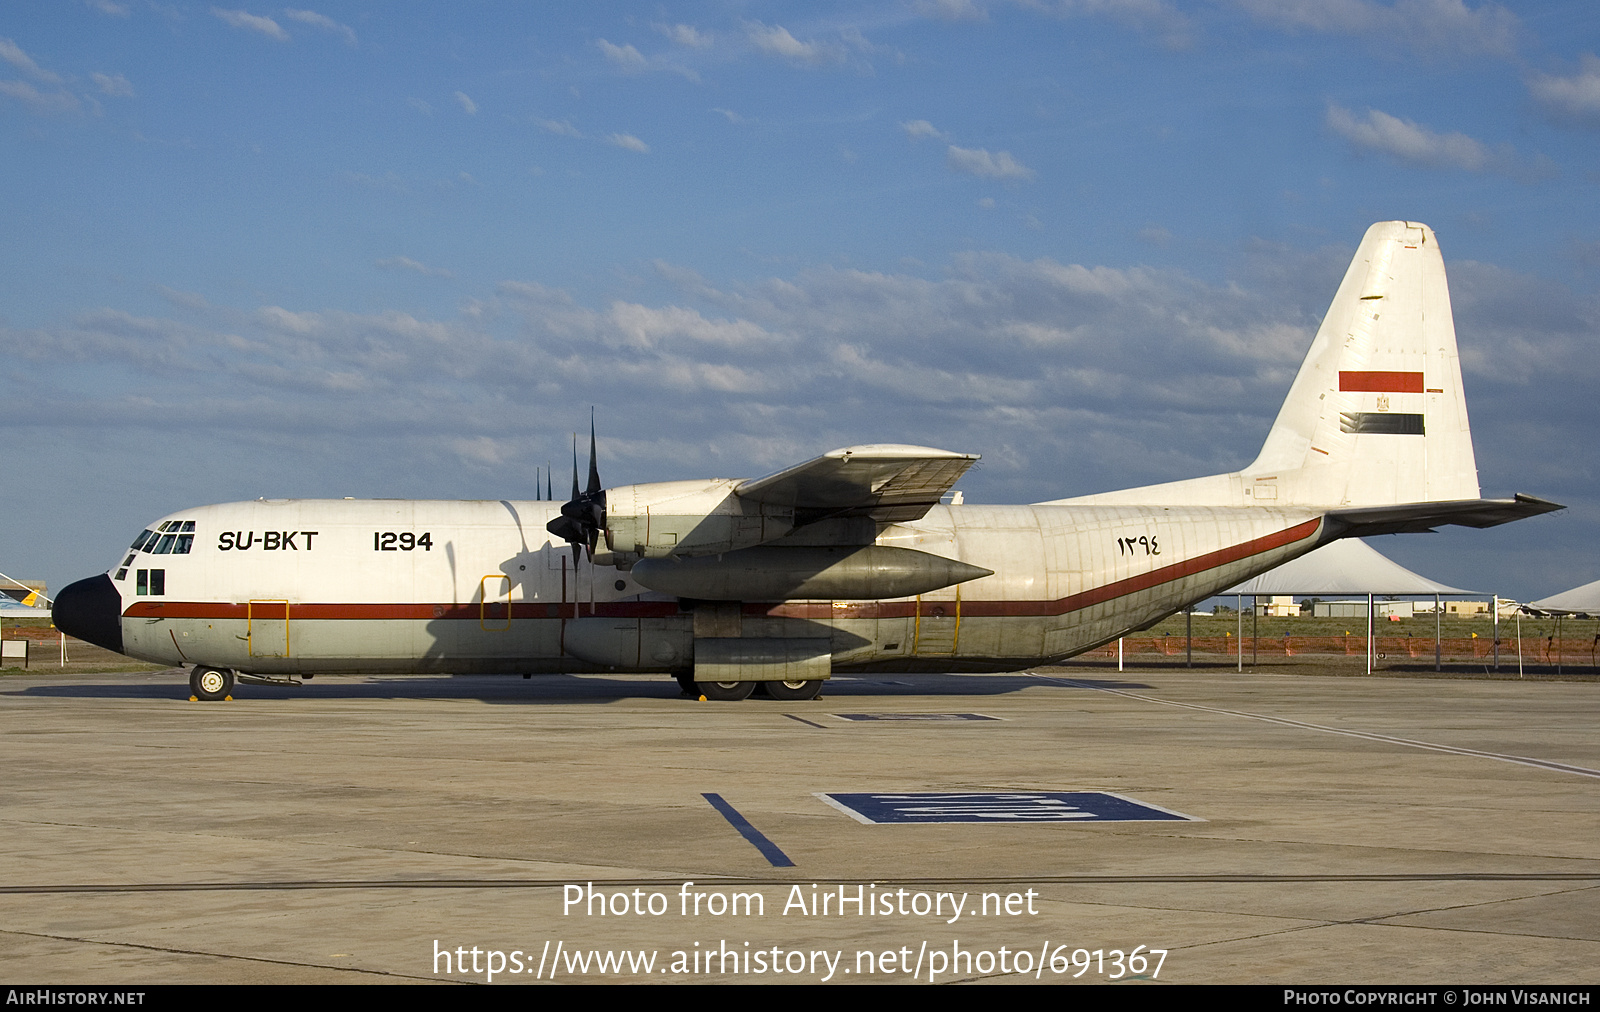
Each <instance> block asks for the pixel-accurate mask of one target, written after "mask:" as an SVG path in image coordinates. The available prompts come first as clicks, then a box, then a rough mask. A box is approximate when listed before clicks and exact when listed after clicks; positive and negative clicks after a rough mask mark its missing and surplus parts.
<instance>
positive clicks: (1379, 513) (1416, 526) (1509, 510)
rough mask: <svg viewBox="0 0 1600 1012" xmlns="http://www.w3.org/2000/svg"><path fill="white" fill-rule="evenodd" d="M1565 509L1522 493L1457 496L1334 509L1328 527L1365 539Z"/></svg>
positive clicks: (1505, 521) (1338, 533)
mask: <svg viewBox="0 0 1600 1012" xmlns="http://www.w3.org/2000/svg"><path fill="white" fill-rule="evenodd" d="M1560 509H1566V507H1565V506H1562V505H1560V504H1559V503H1553V502H1550V501H1549V500H1548V499H1540V498H1538V497H1536V496H1531V495H1523V494H1521V493H1520V492H1519V493H1518V494H1517V496H1516V498H1514V499H1460V500H1456V501H1454V502H1419V503H1405V504H1402V505H1399V506H1365V507H1360V508H1357V509H1341V510H1334V511H1332V512H1331V513H1329V514H1328V517H1327V524H1328V527H1327V530H1328V533H1329V535H1330V536H1331V537H1335V538H1366V537H1372V536H1373V535H1377V534H1424V533H1429V532H1431V531H1432V530H1433V529H1434V528H1436V527H1442V526H1444V525H1446V524H1455V525H1457V526H1460V527H1498V526H1499V525H1501V524H1508V523H1510V522H1511V521H1513V520H1523V519H1525V518H1527V517H1535V516H1538V515H1539V514H1541V513H1554V512H1555V511H1556V510H1560Z"/></svg>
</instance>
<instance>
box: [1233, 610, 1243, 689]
mask: <svg viewBox="0 0 1600 1012" xmlns="http://www.w3.org/2000/svg"><path fill="white" fill-rule="evenodd" d="M1233 626H1234V628H1235V629H1237V630H1238V640H1239V673H1240V674H1243V673H1244V595H1243V594H1240V595H1239V598H1238V600H1237V601H1236V602H1235V607H1234V609H1233Z"/></svg>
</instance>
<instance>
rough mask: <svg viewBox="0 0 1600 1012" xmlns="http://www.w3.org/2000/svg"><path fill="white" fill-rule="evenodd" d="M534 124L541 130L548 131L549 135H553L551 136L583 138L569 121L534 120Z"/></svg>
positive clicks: (580, 132)
mask: <svg viewBox="0 0 1600 1012" xmlns="http://www.w3.org/2000/svg"><path fill="white" fill-rule="evenodd" d="M534 122H535V123H537V124H538V125H539V128H540V129H541V130H547V131H549V132H550V133H553V134H560V135H561V136H563V137H582V136H583V132H582V131H580V130H579V129H578V128H577V127H575V126H573V125H572V122H571V121H570V120H564V119H560V120H557V119H536V120H534Z"/></svg>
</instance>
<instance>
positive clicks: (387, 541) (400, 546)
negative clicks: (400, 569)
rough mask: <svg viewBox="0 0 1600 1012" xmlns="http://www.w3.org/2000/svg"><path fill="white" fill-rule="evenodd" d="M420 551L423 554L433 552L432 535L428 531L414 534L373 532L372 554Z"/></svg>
mask: <svg viewBox="0 0 1600 1012" xmlns="http://www.w3.org/2000/svg"><path fill="white" fill-rule="evenodd" d="M418 549H421V550H422V551H425V552H431V551H433V535H432V534H431V533H429V532H428V531H423V532H422V533H421V534H416V533H414V532H412V531H399V532H396V531H373V532H372V550H373V551H374V552H414V551H416V550H418Z"/></svg>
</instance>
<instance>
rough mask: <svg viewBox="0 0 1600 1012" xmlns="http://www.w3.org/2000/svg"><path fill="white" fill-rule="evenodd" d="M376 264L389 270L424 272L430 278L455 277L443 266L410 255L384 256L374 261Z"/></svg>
mask: <svg viewBox="0 0 1600 1012" xmlns="http://www.w3.org/2000/svg"><path fill="white" fill-rule="evenodd" d="M374 266H376V267H381V268H383V269H384V270H388V271H410V272H411V273H413V274H423V275H426V276H427V277H430V278H453V277H455V274H454V273H453V272H451V271H448V270H445V269H444V268H443V267H430V266H428V265H427V264H425V263H422V262H421V261H418V260H413V259H411V258H410V257H384V258H383V259H382V260H378V261H375V262H374Z"/></svg>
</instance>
